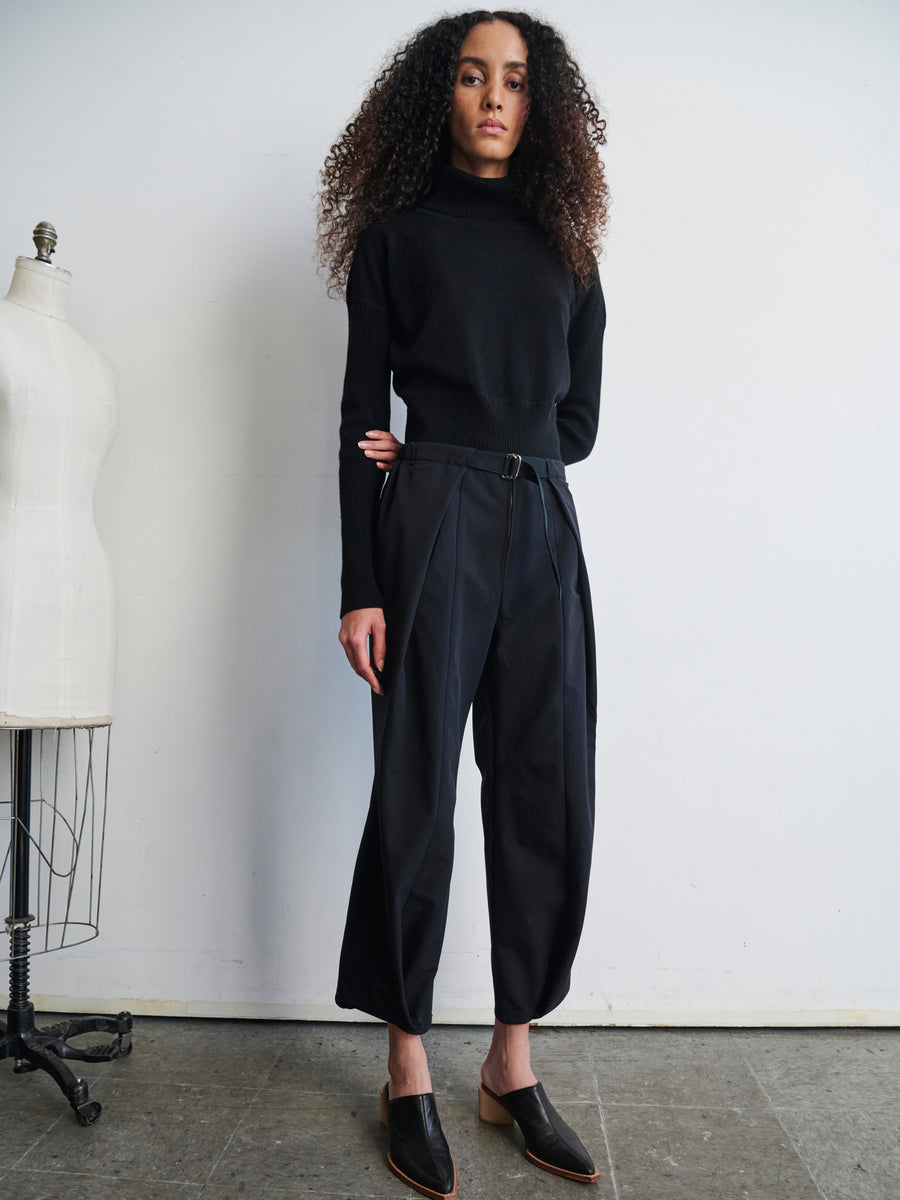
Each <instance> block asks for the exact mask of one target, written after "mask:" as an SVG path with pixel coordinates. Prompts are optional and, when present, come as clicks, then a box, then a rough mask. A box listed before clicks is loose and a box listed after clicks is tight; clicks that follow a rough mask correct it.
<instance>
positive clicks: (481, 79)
mask: <svg viewBox="0 0 900 1200" xmlns="http://www.w3.org/2000/svg"><path fill="white" fill-rule="evenodd" d="M527 62H528V51H527V50H526V49H525V43H524V42H523V41H522V37H521V34H520V33H519V31H518V29H516V27H515V25H510V24H508V23H507V22H506V21H492V22H490V23H489V24H484V25H475V26H473V27H472V29H470V30H469V32H468V34H467V35H466V38H465V40H464V41H463V44H462V45H461V46H460V48H459V64H458V66H457V71H456V84H455V86H454V88H453V102H452V105H451V108H450V117H449V127H450V142H451V149H450V161H451V163H452V164H453V166H454V167H459V168H460V169H461V170H463V171H468V172H469V173H470V174H472V175H483V176H492V177H494V178H499V177H500V176H503V175H507V174H508V173H509V159H510V155H511V154H512V152H513V151H514V150H515V148H516V146H518V144H519V139H520V138H521V136H522V130H523V129H524V128H525V121H526V119H527V117H528V67H527Z"/></svg>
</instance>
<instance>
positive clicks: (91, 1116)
mask: <svg viewBox="0 0 900 1200" xmlns="http://www.w3.org/2000/svg"><path fill="white" fill-rule="evenodd" d="M102 1111H103V1109H102V1107H101V1105H100V1104H99V1103H98V1102H97V1101H96V1100H85V1102H84V1103H83V1104H79V1105H78V1106H77V1107H76V1109H75V1115H76V1117H77V1118H78V1120H79V1122H80V1123H81V1124H82V1125H94V1124H95V1123H96V1122H97V1121H99V1120H100V1114H101V1112H102Z"/></svg>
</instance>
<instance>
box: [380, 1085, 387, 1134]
mask: <svg viewBox="0 0 900 1200" xmlns="http://www.w3.org/2000/svg"><path fill="white" fill-rule="evenodd" d="M387 1106H388V1085H387V1084H385V1085H384V1087H383V1088H382V1089H381V1123H382V1125H383V1126H384V1127H385V1129H388V1128H389V1126H388V1115H387Z"/></svg>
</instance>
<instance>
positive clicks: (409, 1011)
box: [336, 442, 596, 1033]
mask: <svg viewBox="0 0 900 1200" xmlns="http://www.w3.org/2000/svg"><path fill="white" fill-rule="evenodd" d="M376 553H377V570H378V575H379V583H380V585H381V588H382V594H383V596H384V598H385V620H386V624H387V659H386V662H385V669H384V675H383V678H384V695H383V696H373V720H374V732H375V778H374V783H373V787H372V798H371V803H370V807H369V813H368V817H367V820H366V825H365V829H364V832H363V837H362V843H361V845H360V849H359V855H358V858H357V863H356V870H355V873H354V877H353V885H352V889H351V895H350V904H349V911H348V915H347V924H346V929H345V932H344V941H343V946H342V950H341V962H340V971H339V979H338V988H337V997H336V998H337V1003H338V1004H339V1005H341V1006H342V1007H344V1008H358V1009H362V1010H363V1011H364V1012H367V1013H370V1014H372V1015H373V1016H376V1017H380V1018H381V1019H383V1020H385V1021H389V1022H391V1023H392V1024H395V1025H398V1026H399V1027H400V1028H401V1029H405V1030H406V1031H407V1032H409V1033H423V1032H424V1031H425V1030H426V1029H428V1027H429V1026H430V1024H431V1015H432V991H433V982H434V976H435V972H436V970H437V966H438V960H439V958H440V952H441V945H442V942H443V936H444V928H445V925H446V919H447V903H448V895H449V888H450V872H451V867H452V862H453V810H454V805H455V799H456V776H457V766H458V761H459V752H460V744H461V741H462V736H463V730H464V728H465V723H466V719H467V716H468V713H469V710H470V708H471V707H473V705H474V708H473V733H474V743H475V756H476V760H477V763H478V766H479V769H480V771H481V775H482V818H483V824H484V851H485V865H486V874H487V889H488V910H489V916H490V928H491V966H492V973H493V981H494V997H495V1013H496V1016H497V1017H498V1019H499V1020H501V1021H503V1022H505V1023H508V1024H523V1023H525V1022H527V1021H530V1020H533V1019H535V1018H537V1017H540V1016H543V1015H544V1014H545V1013H547V1012H549V1011H550V1010H551V1009H553V1008H555V1007H556V1005H558V1004H559V1003H560V1001H561V1000H562V999H563V997H564V996H565V995H566V992H567V991H568V988H569V975H570V970H571V966H572V961H573V958H574V956H575V951H576V948H577V946H578V941H579V938H580V935H581V929H582V924H583V921H584V911H585V902H586V896H587V885H588V875H589V871H590V860H591V846H592V837H593V824H594V747H595V725H596V669H595V659H594V635H593V621H592V616H591V603H590V593H589V588H588V581H587V574H586V571H585V566H584V558H583V555H582V552H581V542H580V537H579V533H578V523H577V520H576V516H575V509H574V506H573V503H572V498H571V495H570V493H569V490H568V487H567V485H566V482H565V471H564V468H563V464H562V463H561V462H557V461H555V460H550V459H539V458H524V459H523V458H520V457H519V456H518V455H503V454H497V453H490V452H485V451H480V450H472V449H469V448H467V447H459V446H445V445H440V444H435V443H425V442H419V443H410V444H408V445H407V446H406V447H405V449H404V452H403V456H402V458H401V460H400V461H399V463H398V464H397V465H396V466H395V468H394V470H393V471H392V472H391V474H390V476H389V477H388V480H387V482H386V484H385V487H384V490H383V492H382V495H381V500H380V503H379V510H378V514H377V527H376Z"/></svg>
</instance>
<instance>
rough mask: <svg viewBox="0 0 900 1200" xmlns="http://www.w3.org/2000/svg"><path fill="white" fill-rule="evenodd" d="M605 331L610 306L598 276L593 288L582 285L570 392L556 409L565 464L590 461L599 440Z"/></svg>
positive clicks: (572, 339) (572, 338)
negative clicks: (590, 455)
mask: <svg viewBox="0 0 900 1200" xmlns="http://www.w3.org/2000/svg"><path fill="white" fill-rule="evenodd" d="M605 328H606V304H605V301H604V299H603V289H602V288H601V286H600V279H599V276H597V275H596V274H595V276H594V280H593V282H592V284H591V285H590V286H589V287H584V286H581V285H579V286H578V288H577V291H576V295H575V301H574V307H573V312H572V321H571V323H570V325H569V370H570V383H569V390H568V392H567V394H566V395H565V396H564V397H563V398H562V399H561V400H560V401H559V402H558V404H557V406H556V427H557V430H558V432H559V448H560V455H561V457H562V460H563V462H564V463H574V462H580V461H581V459H583V458H587V456H588V455H589V454H590V452H591V450H592V449H593V445H594V442H595V440H596V438H597V422H598V419H599V415H600V377H601V374H602V368H603V332H604V330H605Z"/></svg>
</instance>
